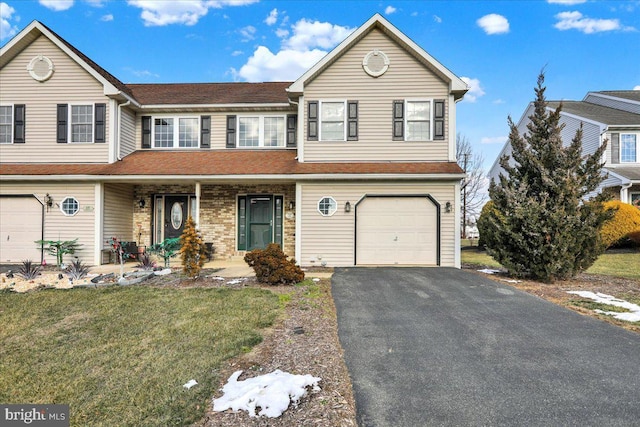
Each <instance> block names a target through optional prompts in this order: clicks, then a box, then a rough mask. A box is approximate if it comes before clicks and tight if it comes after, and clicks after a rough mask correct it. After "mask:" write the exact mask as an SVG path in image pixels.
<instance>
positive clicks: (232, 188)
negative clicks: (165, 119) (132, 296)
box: [132, 184, 296, 259]
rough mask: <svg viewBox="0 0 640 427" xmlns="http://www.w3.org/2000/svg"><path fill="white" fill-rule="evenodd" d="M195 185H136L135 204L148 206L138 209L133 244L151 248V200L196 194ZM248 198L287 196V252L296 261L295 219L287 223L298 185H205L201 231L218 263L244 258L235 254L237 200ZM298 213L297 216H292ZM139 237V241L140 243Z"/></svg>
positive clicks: (285, 222)
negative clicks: (210, 244) (250, 196)
mask: <svg viewBox="0 0 640 427" xmlns="http://www.w3.org/2000/svg"><path fill="white" fill-rule="evenodd" d="M194 192H195V186H194V185H136V186H135V187H134V200H140V198H143V199H145V201H146V206H145V207H144V208H140V207H138V206H137V205H136V207H135V209H134V213H133V222H134V229H135V230H136V231H135V232H134V236H132V238H133V240H135V241H139V242H141V244H143V245H147V246H148V245H150V244H151V235H152V227H153V224H152V223H151V214H152V209H153V206H152V200H153V196H154V195H160V194H194ZM246 194H252V195H253V194H269V195H272V194H273V195H282V196H284V213H285V217H284V251H285V253H286V254H287V255H288V256H290V257H293V256H294V253H295V227H296V225H295V217H292V218H291V219H287V217H286V216H287V213H289V212H290V211H289V202H291V201H295V194H296V187H295V184H256V185H241V184H238V185H236V184H232V185H218V184H203V185H202V186H201V189H200V231H201V232H202V236H203V238H204V241H205V242H212V243H213V246H214V248H215V259H228V258H229V257H231V256H235V255H242V254H244V251H240V252H238V251H237V250H236V233H237V226H236V216H237V196H238V195H246ZM291 213H295V212H291ZM138 233H140V239H138Z"/></svg>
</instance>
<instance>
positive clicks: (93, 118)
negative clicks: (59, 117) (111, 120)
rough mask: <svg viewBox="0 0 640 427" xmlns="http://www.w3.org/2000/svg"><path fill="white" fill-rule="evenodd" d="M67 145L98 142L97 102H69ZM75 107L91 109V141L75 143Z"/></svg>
mask: <svg viewBox="0 0 640 427" xmlns="http://www.w3.org/2000/svg"><path fill="white" fill-rule="evenodd" d="M67 105H68V108H67V143H68V144H93V143H95V142H96V103H95V102H82V101H81V102H68V103H67ZM73 107H91V141H73V125H74V123H73Z"/></svg>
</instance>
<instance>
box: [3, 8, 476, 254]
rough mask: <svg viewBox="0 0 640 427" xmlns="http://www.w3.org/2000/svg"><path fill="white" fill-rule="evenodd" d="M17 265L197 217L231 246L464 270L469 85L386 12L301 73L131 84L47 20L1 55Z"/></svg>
mask: <svg viewBox="0 0 640 427" xmlns="http://www.w3.org/2000/svg"><path fill="white" fill-rule="evenodd" d="M0 85H1V90H0V231H1V235H0V260H1V261H2V262H16V261H18V262H19V261H20V260H23V259H27V258H29V259H32V260H40V259H41V258H42V257H45V258H46V260H47V262H52V261H53V259H52V258H51V257H50V256H49V255H47V254H46V253H45V254H43V253H42V250H41V249H40V248H38V247H37V245H35V244H34V241H35V240H38V239H42V238H44V239H47V240H71V239H75V238H78V239H79V242H80V243H81V244H82V248H81V251H80V252H79V253H78V255H79V257H80V258H81V259H83V260H85V261H86V262H88V263H92V264H99V263H101V262H104V251H105V250H107V249H108V244H107V240H108V239H109V238H111V237H117V238H119V239H121V240H125V241H135V242H137V243H138V244H139V245H141V246H148V245H150V244H153V243H156V242H161V241H163V240H164V239H166V238H169V237H176V236H179V235H180V234H181V232H182V230H183V227H184V224H185V221H186V219H187V217H188V216H189V215H191V216H192V217H193V218H194V220H195V221H196V223H197V226H198V228H199V229H200V231H201V233H202V235H203V237H204V240H205V241H206V242H209V243H211V244H213V247H214V249H215V256H216V258H229V257H239V256H242V255H243V254H244V253H245V252H246V251H249V250H252V249H254V248H262V247H264V246H265V245H267V244H268V243H271V242H275V243H278V244H280V245H282V247H283V249H284V251H285V253H287V254H288V255H290V256H293V257H295V259H296V260H297V261H298V262H299V263H300V264H301V265H303V266H309V265H327V266H352V265H396V264H397V265H441V266H459V265H460V258H459V245H460V242H459V237H458V236H459V235H460V233H459V231H460V230H459V226H460V225H459V224H460V221H459V215H460V209H459V208H460V202H459V194H460V191H459V189H460V187H459V183H460V179H461V178H462V177H463V173H462V170H461V169H460V168H459V167H458V165H457V164H456V159H455V151H456V150H455V135H456V128H455V126H456V114H455V111H456V103H457V102H458V101H459V100H461V99H462V97H463V95H464V94H465V92H466V91H467V86H466V84H465V83H464V82H463V81H461V80H460V79H459V78H458V77H456V76H455V75H454V74H453V73H452V72H451V71H449V70H448V69H447V68H446V67H444V66H443V65H442V64H440V63H439V62H438V61H436V60H435V59H434V58H433V57H431V56H430V55H429V54H428V53H427V52H426V51H425V50H424V49H422V48H421V47H420V46H418V45H417V44H416V43H414V42H413V41H412V40H411V39H409V38H408V37H407V36H406V35H404V34H403V33H401V32H400V31H399V30H398V29H396V28H395V27H394V26H393V25H392V24H390V23H389V22H388V21H387V20H386V19H385V18H383V17H382V16H380V15H374V16H373V17H372V18H370V19H369V20H368V21H367V22H366V23H364V24H363V25H362V26H361V27H360V28H358V29H357V30H356V31H355V32H353V33H352V34H351V35H350V36H349V37H348V38H347V39H345V40H344V41H343V42H342V43H341V44H340V45H338V46H337V47H336V48H335V49H334V50H333V51H331V52H330V53H329V54H327V55H326V57H324V58H323V59H322V60H321V61H320V62H318V63H317V64H316V65H315V66H313V67H312V68H311V69H309V70H308V71H307V72H305V73H304V74H303V75H302V76H301V77H300V78H299V79H298V80H296V81H294V82H271V83H199V84H190V83H184V84H124V83H122V82H121V81H120V80H118V79H117V78H116V77H114V76H113V75H111V74H110V73H109V72H108V71H106V70H104V69H103V68H101V67H100V66H99V65H97V64H96V63H95V62H94V61H92V60H91V59H89V58H88V57H87V56H85V55H84V54H82V52H80V51H78V50H77V49H76V48H74V47H73V46H72V45H71V44H70V43H69V42H67V41H65V40H64V39H63V38H62V37H60V36H59V35H57V34H56V33H55V32H54V31H52V30H51V29H49V28H48V27H47V26H45V25H44V24H42V23H40V22H38V21H34V22H32V23H31V24H29V25H28V26H27V27H26V28H25V29H24V30H22V31H21V32H20V33H19V34H18V35H17V36H16V37H14V38H13V39H12V40H10V41H9V42H8V43H7V44H6V45H5V46H4V47H3V48H2V50H1V51H0Z"/></svg>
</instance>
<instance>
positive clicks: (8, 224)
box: [0, 196, 42, 263]
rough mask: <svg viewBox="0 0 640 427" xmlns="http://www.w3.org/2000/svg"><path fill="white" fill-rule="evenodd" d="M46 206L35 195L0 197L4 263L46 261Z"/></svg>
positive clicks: (0, 244)
mask: <svg viewBox="0 0 640 427" xmlns="http://www.w3.org/2000/svg"><path fill="white" fill-rule="evenodd" d="M40 239H42V205H41V204H40V202H39V201H38V200H37V199H36V198H35V197H33V196H28V197H22V196H0V262H9V263H20V262H22V261H23V260H27V259H28V260H31V261H34V262H36V263H40V262H41V261H42V251H41V250H40V249H38V245H36V243H35V241H36V240H40Z"/></svg>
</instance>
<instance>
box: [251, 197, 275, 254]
mask: <svg viewBox="0 0 640 427" xmlns="http://www.w3.org/2000/svg"><path fill="white" fill-rule="evenodd" d="M247 202H248V203H247V204H248V208H249V209H248V212H247V213H248V215H247V237H248V243H249V244H248V248H247V249H248V250H253V249H263V248H265V247H266V246H267V245H268V244H269V243H271V242H273V198H272V197H271V196H251V197H247Z"/></svg>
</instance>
